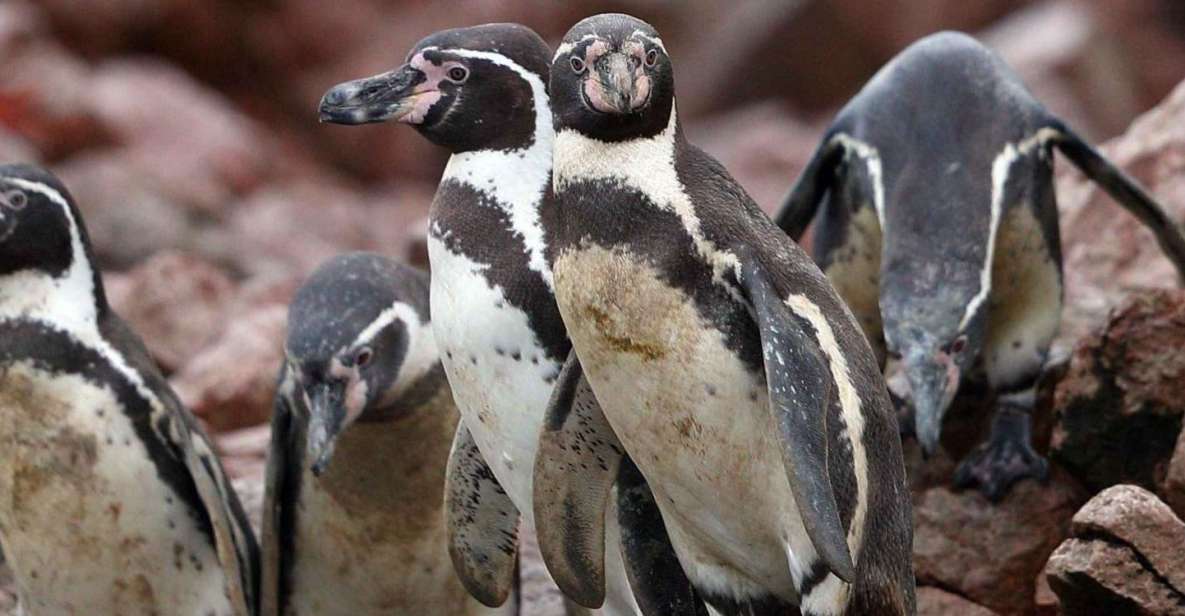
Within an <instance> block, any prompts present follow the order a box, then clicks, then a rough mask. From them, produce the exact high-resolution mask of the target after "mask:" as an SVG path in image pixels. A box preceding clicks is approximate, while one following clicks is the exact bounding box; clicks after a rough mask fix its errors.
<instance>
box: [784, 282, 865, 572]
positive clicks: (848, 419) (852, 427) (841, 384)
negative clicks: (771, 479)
mask: <svg viewBox="0 0 1185 616" xmlns="http://www.w3.org/2000/svg"><path fill="white" fill-rule="evenodd" d="M786 305H787V306H788V307H789V308H790V310H791V311H792V312H793V313H794V314H795V315H797V316H798V317H800V318H802V319H805V320H806V321H807V322H808V323H810V324H811V327H812V328H814V330H815V337H816V339H817V340H818V342H819V348H820V349H821V350H822V351H823V354H824V355H826V356H827V363H828V364H830V366H831V379H832V380H833V381H835V384H836V388H837V389H838V390H839V391H838V393H839V407H840V410H841V414H842V416H843V420H844V428H845V432H846V433H847V436H848V441H849V442H850V444H851V447H852V466H853V467H854V468H853V474H854V475H855V477H856V511H855V512H854V514H853V515H852V526H851V528H850V529H848V546H849V548H850V549H851V551H852V555H853V556H856V557H857V558H858V556H859V554H860V547H861V546H862V545H863V542H864V518H865V516H866V515H867V513H868V454H867V452H865V451H864V414H863V411H862V410H861V408H860V407H861V405H860V394H859V393H858V392H857V391H856V386H855V385H854V384H853V383H852V378H851V374H850V373H849V371H848V360H847V357H845V356H844V353H843V349H842V348H840V346H839V341H838V340H836V338H835V332H834V331H833V330H832V329H831V324H830V323H828V321H827V317H826V316H824V315H823V311H822V310H821V309H820V308H819V305H818V304H816V303H814V302H812V301H811V300H810V299H809V298H808V297H806V296H805V295H796V294H792V295H790V296H789V297H787V298H786Z"/></svg>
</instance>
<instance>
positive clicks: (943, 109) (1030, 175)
mask: <svg viewBox="0 0 1185 616" xmlns="http://www.w3.org/2000/svg"><path fill="white" fill-rule="evenodd" d="M1055 146H1056V147H1057V148H1058V149H1059V150H1061V152H1062V153H1063V154H1065V155H1066V157H1067V158H1068V159H1069V160H1070V161H1071V162H1073V163H1074V164H1075V165H1077V166H1078V167H1079V168H1080V169H1082V171H1083V172H1085V173H1086V174H1087V176H1089V177H1090V178H1091V179H1093V180H1094V181H1096V182H1098V183H1099V184H1100V185H1101V186H1102V187H1103V188H1104V189H1105V190H1106V191H1107V192H1109V193H1110V194H1111V195H1112V196H1113V197H1115V199H1116V200H1117V201H1118V202H1119V203H1120V204H1121V205H1123V206H1124V207H1126V208H1127V209H1128V210H1129V211H1131V212H1132V213H1133V214H1135V215H1136V216H1137V217H1138V218H1139V219H1140V220H1142V221H1143V222H1145V223H1146V224H1147V225H1148V226H1149V227H1150V228H1151V229H1152V231H1153V232H1154V233H1155V234H1156V237H1157V240H1158V241H1159V242H1160V244H1161V246H1162V247H1163V248H1164V250H1165V252H1166V253H1167V254H1168V255H1169V257H1170V258H1171V259H1172V261H1173V263H1174V264H1175V265H1176V266H1177V269H1178V270H1179V271H1182V270H1183V269H1185V239H1182V236H1181V232H1180V229H1179V227H1178V225H1177V224H1176V223H1175V222H1173V221H1172V220H1171V219H1170V218H1169V217H1168V215H1166V214H1165V212H1164V211H1163V209H1162V208H1161V207H1160V206H1159V205H1157V204H1156V202H1155V201H1153V200H1152V198H1150V197H1149V196H1148V195H1147V194H1146V193H1145V192H1144V191H1143V190H1142V189H1141V188H1140V187H1139V186H1137V185H1136V183H1135V182H1133V181H1132V180H1131V179H1130V178H1128V177H1127V176H1126V175H1124V174H1123V172H1122V171H1120V170H1119V169H1117V168H1115V167H1114V166H1113V165H1111V163H1109V162H1107V161H1106V160H1105V159H1104V158H1103V157H1102V156H1101V155H1100V154H1099V153H1098V152H1097V151H1095V150H1094V148H1092V147H1091V146H1090V145H1088V144H1087V143H1085V142H1084V141H1083V140H1082V139H1081V138H1080V137H1078V135H1076V134H1075V133H1074V132H1073V131H1072V130H1070V128H1069V127H1067V126H1066V125H1065V123H1064V122H1062V121H1061V120H1059V119H1058V118H1056V117H1055V116H1053V115H1052V114H1051V113H1050V112H1049V111H1048V110H1046V109H1045V108H1044V107H1043V106H1042V105H1041V103H1039V102H1038V101H1037V100H1036V99H1035V98H1033V96H1032V94H1030V93H1029V91H1028V90H1026V89H1025V86H1024V84H1022V83H1021V81H1020V78H1019V77H1017V76H1016V74H1015V73H1013V72H1012V70H1011V69H1010V68H1009V67H1008V66H1007V65H1006V64H1005V63H1004V62H1003V61H1002V60H1001V59H1000V58H999V57H998V56H997V55H996V54H995V53H993V52H992V51H991V50H989V49H987V48H986V47H984V46H983V45H981V44H980V43H978V42H977V41H975V39H973V38H971V37H969V36H967V35H964V34H960V33H954V32H943V33H938V34H934V35H931V36H928V37H926V38H924V39H922V40H920V41H918V42H917V43H914V44H913V45H911V46H910V47H909V48H907V49H906V50H905V51H903V52H901V54H900V55H898V56H897V57H896V58H895V59H893V60H892V61H891V62H890V63H889V64H888V65H886V66H885V67H884V68H883V69H881V71H880V72H879V73H877V74H876V75H875V76H874V77H873V78H872V79H871V80H870V81H869V82H868V84H867V85H866V86H865V87H864V88H863V89H862V90H861V91H860V93H859V94H857V95H856V97H855V98H853V99H852V101H851V102H849V103H848V105H847V106H846V107H844V109H843V110H842V111H840V112H839V115H838V116H837V117H836V118H835V120H834V122H832V124H831V126H830V127H829V128H828V129H827V131H826V134H825V136H824V137H823V140H822V143H821V145H820V146H819V148H818V149H817V151H816V152H815V154H814V156H813V158H812V159H811V160H810V162H809V164H808V165H807V167H806V169H805V170H804V171H803V173H802V176H801V177H800V178H799V180H798V182H797V183H796V185H795V186H794V188H793V189H792V190H791V192H790V193H789V195H788V196H787V198H786V201H785V203H784V205H783V206H782V208H781V211H780V213H779V214H778V216H777V222H778V224H779V226H781V227H782V228H783V229H784V230H786V232H788V233H789V234H790V235H791V236H792V237H794V238H796V239H797V238H798V237H800V236H801V235H802V233H803V231H804V230H805V228H806V226H807V225H808V223H810V221H811V220H812V219H815V218H817V222H816V223H815V232H814V244H813V250H814V257H815V260H816V261H817V262H818V264H819V265H820V267H822V268H823V270H824V271H825V272H826V273H827V275H828V277H829V278H830V279H831V281H832V283H833V284H834V285H835V286H836V288H838V289H839V291H840V295H842V296H843V298H844V299H845V300H846V301H847V303H848V305H849V306H850V307H851V309H852V310H853V311H854V312H855V314H856V316H857V318H858V319H859V321H860V323H861V325H862V326H863V328H864V332H865V334H866V335H867V336H868V338H869V340H871V341H872V344H873V346H874V347H875V348H876V349H877V352H878V355H879V359H880V360H881V362H882V364H884V363H885V362H886V359H887V358H893V359H895V360H898V359H899V360H900V362H901V365H902V367H903V368H904V373H905V376H906V380H907V382H908V384H909V389H910V397H911V401H912V405H913V409H914V411H913V422H914V432H915V434H916V435H917V438H918V441H919V443H920V444H921V446H922V448H923V450H924V451H925V452H927V453H932V452H934V451H935V450H936V449H937V447H938V446H939V436H940V432H941V429H942V420H943V418H944V416H945V414H946V410H947V408H948V407H949V406H950V403H951V401H952V399H953V398H954V396H955V393H956V392H957V390H958V389H959V386H960V383H963V382H974V383H977V384H986V385H987V388H988V389H989V390H990V391H993V392H995V394H997V395H998V399H997V403H996V405H997V407H996V412H995V414H994V416H993V420H992V426H991V434H990V436H989V437H988V438H987V439H986V440H985V441H984V442H983V443H982V444H981V445H980V446H978V447H977V448H976V449H975V450H973V451H972V452H971V453H970V454H969V455H968V456H967V457H966V458H965V459H964V460H963V461H962V462H961V463H960V465H959V467H958V469H957V471H956V474H955V484H956V485H957V486H960V487H972V486H974V487H977V488H978V489H979V490H980V491H981V492H982V493H983V494H984V495H985V496H987V497H988V498H990V499H992V500H999V499H1000V498H1002V497H1003V496H1004V495H1005V494H1006V493H1007V491H1008V489H1009V487H1010V486H1011V485H1013V484H1014V483H1015V482H1016V481H1018V480H1020V479H1023V478H1026V477H1033V478H1038V479H1043V478H1045V477H1046V475H1047V472H1048V466H1047V463H1046V461H1045V460H1044V459H1043V458H1042V457H1041V456H1040V455H1039V454H1037V453H1036V452H1035V451H1034V450H1033V448H1032V444H1031V442H1030V441H1031V436H1030V413H1031V411H1032V409H1033V404H1034V400H1035V393H1034V390H1035V386H1036V383H1037V380H1038V377H1039V376H1040V375H1041V371H1042V367H1043V366H1044V364H1045V361H1046V358H1047V357H1048V355H1049V347H1050V344H1051V343H1052V341H1053V339H1054V336H1055V335H1056V334H1057V330H1058V325H1059V322H1060V320H1061V309H1062V253H1061V243H1060V239H1059V235H1058V216H1057V204H1056V199H1055V195H1054V183H1053V160H1054V159H1053V148H1054V147H1055ZM820 204H824V205H823V208H822V212H821V213H819V215H818V216H817V217H816V216H815V213H816V210H817V209H818V207H819V205H820ZM977 389H979V388H977ZM906 427H908V426H906Z"/></svg>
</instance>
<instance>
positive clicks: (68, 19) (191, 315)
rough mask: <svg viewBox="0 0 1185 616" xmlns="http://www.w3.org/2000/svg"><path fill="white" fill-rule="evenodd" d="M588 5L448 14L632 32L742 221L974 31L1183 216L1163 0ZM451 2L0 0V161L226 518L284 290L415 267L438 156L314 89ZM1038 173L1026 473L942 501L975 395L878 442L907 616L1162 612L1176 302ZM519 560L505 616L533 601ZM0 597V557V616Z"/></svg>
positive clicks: (1178, 37)
mask: <svg viewBox="0 0 1185 616" xmlns="http://www.w3.org/2000/svg"><path fill="white" fill-rule="evenodd" d="M609 4H610V5H611V6H608V5H606V4H605V3H593V2H588V1H584V0H581V1H577V2H571V3H537V2H523V3H509V2H507V3H497V2H471V3H469V4H468V5H467V6H466V7H465V8H466V10H465V11H464V14H465V18H464V20H463V21H464V22H466V23H477V22H481V21H495V20H519V21H525V22H527V23H530V24H531V25H533V26H535V27H536V28H537V29H539V30H540V32H541V33H542V34H543V35H544V36H545V38H548V39H549V40H551V41H555V40H556V39H558V37H559V36H560V35H561V34H562V33H563V31H564V30H565V29H566V28H567V27H568V26H569V25H570V24H571V23H573V22H574V21H576V20H577V19H579V18H580V17H582V16H584V15H586V14H589V13H593V12H597V11H601V10H606V9H614V10H626V11H629V12H635V13H637V14H639V15H640V16H642V17H644V18H647V19H649V20H650V21H652V22H653V23H655V24H656V25H658V27H659V28H660V30H661V31H662V32H663V35H664V40H665V41H666V42H667V45H668V47H669V48H670V49H671V50H672V53H673V54H674V55H675V56H676V60H677V65H678V66H679V70H680V79H679V96H680V109H681V116H682V117H684V118H685V119H686V120H687V130H688V133H689V135H690V136H691V137H692V139H694V140H695V141H697V142H698V143H699V144H700V145H702V146H703V147H705V148H706V149H707V150H708V151H709V152H711V153H712V154H714V155H716V156H717V157H719V158H720V159H721V161H722V162H724V164H725V165H726V166H727V167H728V168H729V169H730V170H732V171H733V172H734V174H735V175H736V176H737V177H738V179H739V180H740V181H741V182H742V184H744V185H745V186H746V188H747V189H749V190H750V191H751V192H752V194H753V195H754V197H755V198H756V199H757V201H758V202H759V203H760V204H761V205H762V206H764V207H766V208H767V209H772V208H774V207H775V206H776V203H777V200H778V198H779V197H780V196H781V194H782V193H783V192H784V191H785V190H786V188H787V187H788V185H789V183H790V182H791V180H792V178H793V177H794V175H795V174H796V173H797V171H798V169H799V168H800V167H801V165H802V164H803V163H804V162H805V160H806V158H807V156H809V154H810V152H811V151H812V150H813V148H814V145H815V140H816V139H817V138H818V136H819V134H820V132H821V130H822V126H823V125H824V124H825V122H826V120H827V118H828V117H829V116H830V114H831V113H833V111H834V109H835V108H836V107H837V106H838V105H840V104H842V102H843V100H844V99H845V98H846V97H847V96H849V95H850V94H851V93H852V92H854V91H855V89H856V88H858V87H859V84H860V83H862V82H863V80H864V79H866V78H867V77H868V76H869V75H870V74H871V72H872V71H874V70H875V69H876V67H878V66H879V65H880V64H881V63H883V62H884V61H885V60H886V59H888V58H889V57H891V55H892V54H893V53H895V52H896V51H897V50H898V49H900V48H901V47H902V46H904V45H905V44H907V43H908V42H909V41H911V40H913V39H914V38H916V37H918V36H920V35H923V34H925V33H927V32H931V31H934V30H938V29H943V28H956V29H963V30H969V31H973V32H976V33H978V35H979V36H980V37H981V38H982V39H983V40H984V41H985V42H987V43H989V44H990V45H992V46H993V47H994V48H996V49H998V50H999V51H1000V53H1001V54H1002V55H1003V56H1004V57H1005V58H1006V59H1007V60H1008V61H1009V62H1010V63H1012V64H1013V65H1014V66H1015V67H1016V68H1017V70H1018V71H1019V72H1020V73H1021V75H1022V76H1023V77H1024V79H1025V80H1026V82H1027V83H1029V84H1030V86H1031V87H1032V88H1033V90H1034V92H1035V93H1036V94H1037V96H1038V97H1039V98H1040V99H1042V100H1043V101H1045V102H1046V103H1047V104H1048V105H1049V106H1050V108H1051V109H1053V110H1055V111H1056V112H1057V113H1059V114H1061V115H1063V116H1064V117H1066V118H1067V119H1068V120H1070V121H1071V123H1073V124H1074V125H1075V126H1076V127H1078V128H1079V129H1080V131H1081V132H1083V133H1085V134H1087V135H1089V136H1091V137H1093V138H1095V139H1097V140H1099V141H1102V140H1104V139H1107V138H1111V137H1115V136H1116V135H1119V136H1118V137H1115V138H1114V139H1112V140H1110V141H1109V142H1108V143H1107V145H1106V146H1105V151H1106V152H1107V154H1108V155H1109V156H1111V157H1112V159H1113V160H1115V161H1117V162H1118V163H1120V164H1121V165H1122V166H1123V167H1124V168H1125V169H1127V170H1128V172H1129V173H1131V174H1132V175H1134V176H1136V177H1137V178H1139V179H1140V180H1141V181H1142V182H1143V183H1144V184H1145V185H1146V186H1148V187H1149V188H1150V189H1151V190H1152V192H1153V193H1154V194H1155V195H1156V196H1157V197H1158V198H1159V199H1160V200H1161V201H1162V202H1164V203H1165V204H1166V205H1168V206H1169V208H1170V209H1171V210H1172V212H1173V213H1174V215H1175V216H1176V217H1177V219H1178V220H1182V219H1185V87H1182V88H1178V89H1176V90H1175V91H1174V90H1173V88H1174V86H1175V84H1177V82H1179V81H1180V80H1181V79H1182V78H1183V77H1185V34H1183V33H1185V9H1183V7H1182V5H1181V4H1180V3H1178V2H1175V1H1174V0H1130V1H1125V2H1123V3H1116V2H1108V1H1106V0H1065V1H1062V0H1046V1H1032V0H988V1H985V2H978V3H973V4H971V5H969V4H967V3H956V2H944V1H943V0H890V2H888V3H875V4H876V8H875V9H872V8H869V7H872V6H873V4H870V3H866V2H863V1H862V0H826V1H824V0H800V1H799V2H788V3H741V4H740V5H738V6H735V7H734V6H732V4H731V3H714V2H709V1H707V0H693V1H692V2H687V3H678V4H675V3H671V4H664V3H632V2H626V1H614V2H611V3H609ZM635 4H637V6H635ZM886 4H887V5H889V6H886ZM457 14H458V11H457V10H456V9H455V8H454V7H429V6H427V5H421V4H417V3H409V2H396V1H392V0H339V1H338V2H335V3H333V9H332V10H326V8H325V5H324V3H321V2H317V1H315V0H252V1H250V2H238V1H236V0H208V1H199V0H157V1H155V2H144V1H143V0H105V1H104V2H97V3H91V4H90V5H88V6H87V10H85V11H80V10H78V5H77V3H76V2H75V1H74V0H37V1H36V2H32V1H30V0H5V1H4V2H0V161H5V162H7V161H15V160H25V161H37V162H41V163H44V164H47V165H49V166H50V167H51V168H52V169H53V170H54V171H55V172H57V173H58V174H59V175H60V176H61V177H62V178H63V180H64V181H65V182H66V183H67V185H68V186H70V188H71V189H72V190H73V192H74V193H75V196H76V198H77V199H78V201H79V203H80V205H81V208H82V210H83V212H84V214H85V216H86V220H87V222H88V224H89V226H90V230H91V234H92V237H93V239H94V242H95V245H96V250H97V257H98V259H99V261H100V264H101V266H102V267H103V269H104V277H105V280H106V281H107V284H108V285H109V294H110V296H111V298H112V301H113V303H114V304H115V306H116V307H117V309H118V310H119V311H120V312H121V313H122V314H123V315H124V316H125V317H127V318H128V319H129V320H130V321H131V322H132V324H133V325H134V326H135V328H136V329H137V330H139V332H140V333H141V334H142V335H143V336H144V337H145V338H146V340H147V342H148V345H149V348H150V350H151V352H152V354H153V356H154V357H155V358H156V360H157V361H158V362H159V363H160V364H161V366H162V368H164V370H165V371H166V373H167V374H168V375H169V378H170V380H171V382H172V384H173V386H174V387H175V388H176V389H177V391H178V393H179V394H180V395H181V397H182V398H183V399H184V400H185V401H186V403H187V404H189V405H190V406H191V407H192V408H193V409H194V410H195V412H196V413H197V414H198V415H199V416H200V417H201V418H202V420H203V421H204V422H205V423H206V425H207V426H208V427H209V428H210V430H211V432H213V433H215V434H216V436H217V439H218V442H219V446H220V449H221V451H222V453H223V454H224V456H225V460H226V464H227V466H228V468H229V469H230V472H231V473H232V474H233V475H235V476H236V477H238V481H237V485H239V486H240V487H241V488H242V489H243V491H244V494H245V497H246V500H248V501H258V496H259V493H260V490H259V477H260V474H261V471H262V466H263V463H264V455H265V453H264V447H265V446H266V443H267V428H266V426H265V425H264V422H265V420H266V418H267V415H268V413H269V411H270V399H271V386H272V384H273V383H272V381H273V377H274V374H275V371H276V368H277V366H278V363H279V361H280V353H281V350H280V340H281V339H282V336H283V332H284V327H285V317H286V305H287V302H288V300H289V299H290V297H291V295H292V293H293V291H294V289H295V288H296V286H297V285H298V284H299V282H300V280H301V278H302V277H303V276H304V275H305V274H307V273H308V272H309V271H310V270H311V269H312V268H313V267H315V266H316V265H317V264H318V263H319V262H320V261H322V260H323V259H325V258H326V257H328V256H330V255H333V254H336V253H338V252H341V251H345V250H358V249H364V250H375V251H379V252H383V253H386V254H390V255H393V256H396V257H399V258H403V259H406V260H409V261H411V262H414V263H421V264H422V263H423V262H424V260H425V253H424V247H423V242H422V234H423V229H424V220H425V216H426V212H427V205H428V202H429V201H430V199H431V195H432V192H433V190H434V185H435V180H436V178H437V177H438V176H439V172H440V169H441V166H442V164H443V161H444V155H443V153H442V152H441V151H439V150H438V149H435V148H433V147H431V146H430V145H428V144H427V143H426V142H424V140H423V139H421V138H420V137H418V136H417V135H415V134H414V132H413V131H409V130H406V129H404V128H401V127H395V126H370V127H366V128H362V129H350V128H343V127H337V126H323V125H318V124H317V123H316V122H315V116H314V110H315V106H316V101H317V100H318V98H319V97H320V95H321V93H322V92H323V91H324V90H325V89H326V88H327V87H328V86H330V85H332V84H333V83H335V82H337V81H341V80H344V79H348V78H353V77H358V76H362V75H366V74H371V73H375V72H379V71H382V70H386V69H388V68H390V67H392V66H394V65H396V64H398V63H399V62H400V60H401V58H402V56H403V53H404V51H405V50H406V49H407V48H409V47H410V46H411V45H412V44H413V43H414V42H415V40H416V39H418V38H419V37H421V36H422V35H424V34H426V33H428V32H431V31H433V30H435V29H439V28H442V27H446V26H451V25H457V17H456V15H457ZM705 23H711V24H713V27H712V28H710V29H705V28H704V27H703V24H705ZM1154 105H1156V106H1155V108H1154V109H1152V110H1151V111H1147V112H1146V113H1143V115H1139V114H1141V113H1142V112H1145V111H1146V110H1148V109H1149V108H1152V107H1153V106H1154ZM1137 115H1138V116H1139V117H1138V118H1137ZM1133 120H1134V121H1133ZM1120 133H1122V135H1120ZM1058 167H1059V170H1058V197H1059V201H1060V207H1061V210H1062V236H1063V240H1064V244H1065V246H1064V253H1065V261H1066V281H1067V297H1066V311H1065V323H1064V327H1063V332H1062V335H1061V337H1060V338H1059V341H1058V344H1057V345H1056V349H1057V352H1056V355H1057V356H1058V358H1059V359H1058V361H1056V362H1054V364H1055V365H1054V367H1053V368H1051V370H1050V371H1049V374H1048V375H1047V377H1046V379H1045V383H1044V387H1043V391H1044V396H1043V403H1042V407H1041V412H1040V414H1039V416H1038V417H1037V418H1036V419H1037V420H1036V422H1035V425H1036V427H1037V433H1038V441H1039V442H1038V445H1039V448H1040V449H1041V450H1042V451H1045V452H1048V453H1049V455H1050V457H1051V460H1052V467H1053V469H1052V473H1051V479H1050V481H1049V483H1048V485H1038V484H1035V483H1026V484H1022V485H1020V486H1018V487H1017V489H1016V490H1014V492H1013V493H1012V494H1011V495H1010V496H1009V497H1008V498H1007V499H1005V500H1004V502H1002V503H1000V504H997V505H991V504H989V503H988V502H987V501H985V500H984V499H982V498H981V497H980V496H979V495H978V494H975V493H968V492H957V491H953V490H951V489H950V488H949V487H948V486H947V483H948V479H949V476H950V473H951V472H952V470H953V466H954V462H953V460H957V459H959V457H960V456H961V455H963V454H964V453H965V452H966V451H967V450H968V449H969V448H970V447H971V446H973V445H974V444H975V442H977V439H978V438H979V436H980V435H981V433H982V430H983V429H984V427H985V423H984V420H985V417H986V415H985V413H984V412H982V411H983V407H984V404H982V401H981V400H977V399H976V396H974V394H969V395H966V396H963V398H962V399H961V400H960V401H959V405H960V409H958V410H955V411H952V416H953V419H952V421H951V425H948V429H947V436H946V437H945V439H944V447H945V449H946V452H947V453H945V454H943V455H939V456H938V457H937V458H935V459H931V460H930V461H928V462H926V463H925V464H923V463H922V460H921V456H920V454H919V453H918V452H917V450H916V447H914V445H913V444H912V443H907V454H908V457H909V468H910V473H911V481H912V484H913V488H914V497H915V498H914V504H915V507H916V520H917V532H916V540H915V545H914V550H915V558H916V563H917V575H918V582H919V584H920V589H919V600H920V608H921V613H923V614H929V615H937V614H971V615H979V614H1053V613H1058V612H1059V610H1061V611H1062V612H1064V613H1067V614H1097V613H1109V614H1127V613H1131V614H1174V613H1185V558H1183V557H1182V556H1181V555H1180V549H1179V547H1174V546H1181V545H1185V543H1183V540H1185V526H1183V525H1182V523H1181V520H1180V518H1181V517H1183V516H1185V437H1182V436H1179V435H1180V434H1181V425H1182V416H1183V415H1185V395H1182V394H1185V293H1183V292H1181V291H1177V290H1175V280H1174V276H1173V274H1172V270H1171V268H1170V267H1169V265H1168V263H1167V261H1165V260H1164V259H1163V258H1162V257H1161V256H1160V254H1159V252H1158V249H1157V248H1156V245H1155V243H1154V242H1153V241H1152V240H1151V236H1150V235H1148V234H1147V233H1146V232H1145V231H1144V230H1143V229H1141V228H1140V227H1139V225H1138V224H1137V223H1136V222H1135V221H1134V219H1132V218H1131V217H1130V216H1127V215H1126V214H1123V213H1120V212H1119V210H1118V209H1116V207H1115V206H1114V205H1113V203H1111V202H1110V200H1109V199H1108V198H1107V197H1106V195H1104V194H1103V193H1102V192H1101V191H1100V190H1098V189H1097V188H1095V187H1093V186H1092V185H1091V184H1089V183H1087V182H1085V181H1084V179H1083V178H1082V177H1081V176H1080V174H1078V173H1077V172H1076V171H1074V170H1073V169H1072V168H1070V167H1069V166H1068V165H1067V164H1065V163H1064V161H1059V165H1058ZM376 221H378V222H379V223H380V224H376ZM526 561H527V562H526V565H525V566H526V567H527V570H526V572H525V575H524V580H525V582H526V584H527V587H528V596H527V601H526V603H525V605H524V607H525V610H524V611H525V613H529V614H532V615H537V616H552V615H555V614H559V613H560V610H561V607H560V604H561V602H560V600H559V598H558V596H557V595H556V594H555V592H554V590H553V589H550V588H549V587H548V586H547V584H546V575H545V574H544V573H543V571H542V569H541V568H540V565H539V563H538V560H537V559H532V558H527V559H526ZM7 581H8V580H7V578H6V577H5V573H4V572H3V568H2V567H0V614H6V613H7V612H8V610H10V609H11V607H12V603H13V599H12V596H11V594H10V593H9V592H8V591H6V590H3V589H4V588H8V585H7V584H6V582H7ZM1100 610H1102V611H1100Z"/></svg>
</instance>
